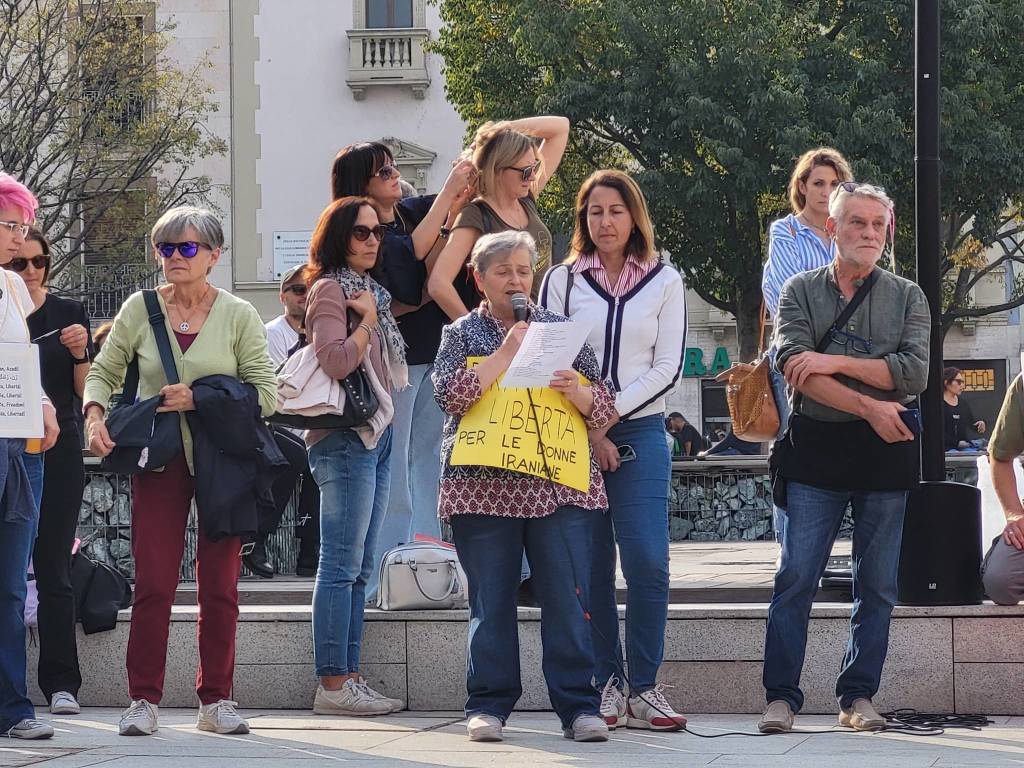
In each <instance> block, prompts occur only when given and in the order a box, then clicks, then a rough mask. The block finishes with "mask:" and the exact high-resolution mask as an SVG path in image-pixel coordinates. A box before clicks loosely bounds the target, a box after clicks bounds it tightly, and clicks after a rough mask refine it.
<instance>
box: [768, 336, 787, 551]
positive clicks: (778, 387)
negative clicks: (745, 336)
mask: <svg viewBox="0 0 1024 768" xmlns="http://www.w3.org/2000/svg"><path fill="white" fill-rule="evenodd" d="M776 352H778V350H777V349H775V346H774V345H773V346H771V347H769V348H768V356H769V357H770V358H771V361H772V367H771V369H770V370H771V383H772V394H773V395H775V406H776V407H777V408H778V409H779V434H778V435H776V437H775V439H776V440H779V439H781V438H782V436H783V435H784V434H786V428H787V427H788V426H789V417H790V416H791V415H792V414H793V410H792V409H791V408H790V407H789V390H788V385H787V384H786V377H785V376H783V375H782V374H781V373H780V372H779V371H777V370H775V354H776ZM772 528H773V529H774V533H775V540H776V541H777V542H779V543H780V544H781V543H782V539H783V537H784V536H785V535H786V510H784V509H782V508H781V507H772Z"/></svg>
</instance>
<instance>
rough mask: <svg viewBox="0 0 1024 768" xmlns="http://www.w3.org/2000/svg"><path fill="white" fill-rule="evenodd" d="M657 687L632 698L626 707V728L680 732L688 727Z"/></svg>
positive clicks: (659, 687)
mask: <svg viewBox="0 0 1024 768" xmlns="http://www.w3.org/2000/svg"><path fill="white" fill-rule="evenodd" d="M664 687H665V686H664V685H657V686H655V687H654V688H652V689H651V690H649V691H644V692H643V693H641V694H640V695H639V696H630V697H629V703H628V705H627V707H626V727H627V728H644V729H647V730H651V731H679V730H682V729H683V728H685V727H686V718H685V717H683V716H682V715H680V714H679V713H677V712H676V711H675V710H674V709H672V706H671V705H670V704H669V703H668V701H666V700H665V695H664V694H663V693H662V692H661V691H662V689H663V688H664Z"/></svg>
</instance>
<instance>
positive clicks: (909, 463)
mask: <svg viewBox="0 0 1024 768" xmlns="http://www.w3.org/2000/svg"><path fill="white" fill-rule="evenodd" d="M892 210H893V203H892V201H891V200H890V199H889V198H888V196H887V195H886V194H885V192H884V191H883V190H881V189H878V188H877V187H872V186H870V185H867V184H857V183H854V182H846V183H844V184H842V185H840V186H839V187H837V188H836V190H835V191H834V192H833V193H832V197H831V199H830V201H829V219H828V222H827V225H826V226H827V229H828V231H829V233H830V235H831V236H832V237H833V238H834V240H835V243H836V258H835V260H834V261H833V262H832V263H831V264H829V265H828V266H825V267H822V268H820V269H815V270H812V271H810V272H804V273H802V274H799V275H796V276H794V277H793V278H791V279H790V280H789V281H787V282H786V284H785V286H784V287H783V289H782V294H781V296H780V299H779V312H778V329H777V331H776V333H777V337H776V344H777V346H778V358H777V365H778V366H779V368H780V370H782V371H783V372H784V373H785V376H786V380H787V381H788V382H789V384H790V386H791V387H792V390H793V392H794V394H793V410H794V416H793V419H792V421H791V422H790V428H789V431H788V433H787V435H786V437H785V438H783V439H782V440H780V441H777V442H776V444H775V446H774V448H773V458H772V464H773V473H777V475H778V482H780V483H782V484H784V488H785V493H784V495H785V497H786V499H785V506H786V509H787V512H788V517H789V523H788V525H787V526H786V529H785V534H784V537H783V541H782V562H781V566H780V568H779V571H778V573H777V574H776V576H775V592H774V594H773V595H772V603H771V607H770V608H769V610H768V630H767V635H766V638H765V655H764V677H763V681H764V687H765V692H766V698H767V701H768V708H767V710H766V711H765V713H764V715H763V716H762V717H761V720H760V722H759V723H758V728H759V729H760V730H761V731H762V732H763V733H779V732H785V731H788V730H790V729H791V728H792V725H793V716H794V714H795V713H796V712H799V711H800V708H801V706H802V705H803V692H802V691H801V690H800V672H801V669H802V667H803V662H804V652H805V649H806V645H807V624H808V620H809V618H810V610H811V603H812V601H813V600H814V595H815V592H816V591H817V587H818V581H819V579H820V578H821V575H822V572H823V571H824V569H825V565H826V563H827V561H828V556H829V552H830V551H831V548H832V543H833V540H834V539H835V537H836V534H837V533H838V531H839V526H840V524H841V523H842V520H843V515H844V512H845V510H846V507H847V504H848V503H852V504H853V509H854V519H855V522H854V533H853V553H854V554H853V598H854V599H853V612H852V617H851V622H850V641H849V644H848V646H847V651H846V656H845V658H844V659H843V665H842V671H841V672H840V674H839V679H838V681H837V683H836V697H837V699H838V701H839V707H840V713H839V723H840V725H843V726H847V727H852V728H856V729H858V730H878V729H880V728H883V727H884V726H885V720H884V718H882V717H881V716H880V715H879V714H878V712H877V711H876V710H875V708H874V707H873V705H872V703H871V699H872V697H873V696H874V695H875V693H876V692H877V691H878V686H879V681H880V679H881V674H882V666H883V664H884V662H885V655H886V651H887V649H888V643H889V619H890V617H891V614H892V607H893V604H894V603H895V601H896V577H897V570H898V565H899V556H900V543H901V539H902V531H903V515H904V511H905V508H906V502H907V492H908V491H909V490H910V489H911V488H913V487H914V486H915V485H916V484H917V482H918V480H919V477H920V453H919V450H918V445H917V443H916V435H917V433H918V432H919V431H920V429H919V424H920V421H919V416H918V412H917V411H916V410H908V406H911V405H912V404H913V401H914V398H915V397H916V395H918V394H919V393H920V392H922V391H923V390H924V389H925V385H926V381H927V373H928V332H929V313H928V305H927V303H926V301H925V298H924V294H923V293H922V292H921V289H920V288H918V286H917V285H915V284H914V283H912V282H910V281H909V280H905V279H903V278H901V277H897V276H896V275H894V274H892V273H891V272H887V271H885V270H884V269H881V268H879V267H877V266H876V264H877V263H878V260H879V257H880V256H881V255H882V251H883V249H884V247H885V243H886V235H887V233H888V232H889V231H890V225H891V222H892ZM782 495H783V494H781V493H780V494H778V495H777V500H778V501H782V499H781V496H782Z"/></svg>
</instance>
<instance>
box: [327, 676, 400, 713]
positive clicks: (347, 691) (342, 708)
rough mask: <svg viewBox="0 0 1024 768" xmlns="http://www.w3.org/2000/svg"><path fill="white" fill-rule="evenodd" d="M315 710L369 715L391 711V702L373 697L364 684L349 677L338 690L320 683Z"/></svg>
mask: <svg viewBox="0 0 1024 768" xmlns="http://www.w3.org/2000/svg"><path fill="white" fill-rule="evenodd" d="M313 711H314V712H315V713H316V714H318V715H355V716H357V717H369V716H373V715H386V714H388V713H390V712H391V704H389V703H388V702H386V701H381V700H380V699H374V698H372V697H371V696H370V694H368V693H367V692H366V691H365V690H363V688H362V686H360V685H359V684H357V683H356V682H355V681H354V680H352V679H351V678H349V679H348V680H346V681H345V684H344V685H343V686H341V688H340V689H339V690H337V691H328V690H327V689H326V688H324V687H323V686H322V685H318V686H317V688H316V696H315V697H314V699H313Z"/></svg>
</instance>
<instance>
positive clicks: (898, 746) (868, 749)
mask: <svg viewBox="0 0 1024 768" xmlns="http://www.w3.org/2000/svg"><path fill="white" fill-rule="evenodd" d="M119 714H120V712H119V711H118V710H114V709H99V708H96V709H86V710H85V711H84V712H83V713H82V714H81V715H79V716H77V717H63V718H57V719H55V720H54V724H55V726H56V727H57V736H56V738H54V739H52V740H50V741H45V742H16V741H7V740H0V766H4V767H5V768H15V767H18V768H20V767H21V766H30V765H41V766H46V768H51V767H52V768H86V767H87V766H99V765H102V766H104V768H171V767H172V766H174V767H177V766H184V767H185V768H278V767H279V766H281V767H284V766H287V767H288V768H306V766H308V767H309V768H314V767H315V766H325V765H342V764H350V765H357V766H359V765H366V766H371V765H377V766H396V768H426V767H427V766H462V767H464V768H476V767H477V766H481V767H483V766H495V767H497V766H502V767H507V768H543V767H544V766H566V767H568V766H573V767H578V768H599V767H601V766H616V767H617V768H630V767H632V766H651V768H654V766H715V767H716V768H720V767H726V768H740V767H744V768H746V767H748V766H749V767H750V768H755V767H756V768H776V766H778V767H780V768H781V767H782V766H786V768H890V767H891V768H926V767H929V768H954V766H1022V765H1024V718H1020V717H1017V718H1007V717H997V718H994V720H995V724H994V725H992V726H989V727H987V728H985V729H984V730H981V731H949V732H947V734H946V735H944V736H936V737H920V736H909V735H904V734H898V733H882V734H867V733H853V732H850V731H846V730H845V729H840V728H838V727H835V726H834V722H835V720H834V718H831V717H824V716H807V717H801V718H799V719H798V721H797V727H798V729H799V732H797V733H792V734H786V735H782V736H768V737H757V738H744V737H736V736H727V737H724V738H718V739H701V738H697V737H696V736H693V735H691V734H687V733H650V732H644V731H632V730H629V731H627V730H619V731H616V732H615V733H614V734H613V736H612V740H611V741H609V742H608V743H606V744H575V743H573V742H570V741H567V740H565V739H563V738H562V737H561V733H560V730H559V727H558V721H557V719H556V718H555V717H554V716H553V715H551V714H548V713H522V714H519V713H517V714H516V715H514V716H513V718H512V720H511V721H510V723H509V726H508V727H507V728H506V740H505V741H504V742H502V743H500V744H472V743H470V742H469V741H468V740H467V738H466V736H465V727H464V725H463V723H462V722H461V715H460V714H459V713H450V712H443V713H442V712H439V713H417V714H413V715H410V714H404V715H395V716H391V717H386V718H374V719H359V718H337V717H318V716H316V715H312V714H310V713H304V712H270V711H251V710H250V711H247V712H245V714H246V716H247V717H248V718H249V721H250V723H251V725H252V733H251V734H250V735H248V736H218V735H215V734H209V733H203V732H201V731H197V730H196V729H195V727H194V724H195V711H194V710H185V709H175V710H170V709H169V710H162V711H161V712H160V721H161V728H160V731H159V733H158V734H156V735H155V736H152V737H135V738H128V737H121V736H118V735H117V720H118V716H119ZM754 722H755V718H753V717H750V716H737V715H691V721H690V725H691V727H692V728H693V729H694V730H696V731H699V732H701V733H705V734H715V733H722V732H724V731H731V730H741V731H749V732H754Z"/></svg>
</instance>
